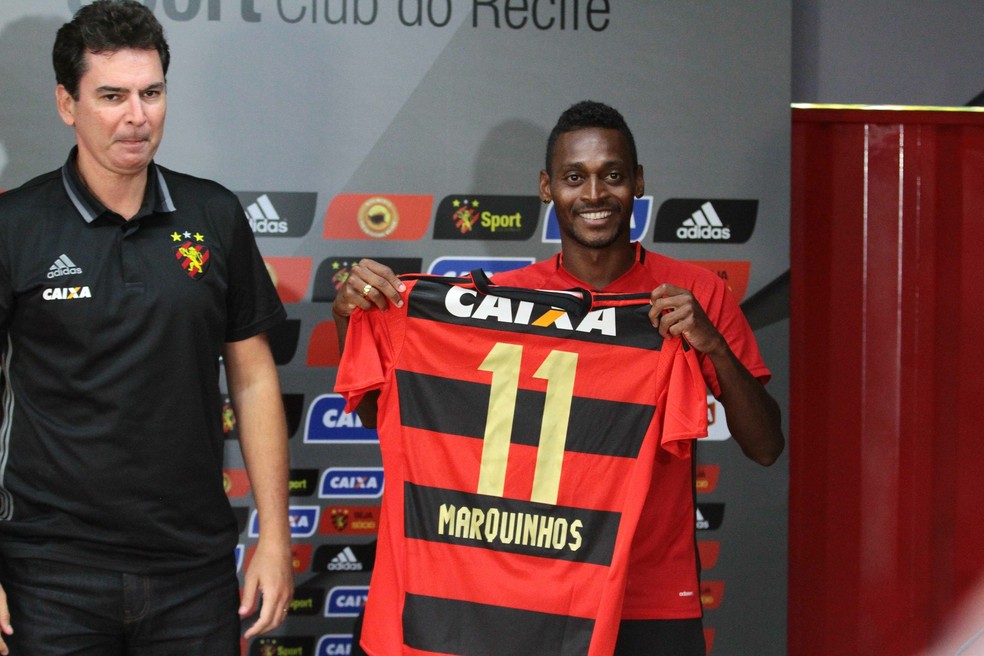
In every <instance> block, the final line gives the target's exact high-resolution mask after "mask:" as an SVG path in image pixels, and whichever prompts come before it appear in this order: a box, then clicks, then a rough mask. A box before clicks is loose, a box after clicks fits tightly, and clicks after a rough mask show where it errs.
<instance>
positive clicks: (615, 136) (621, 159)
mask: <svg viewBox="0 0 984 656" xmlns="http://www.w3.org/2000/svg"><path fill="white" fill-rule="evenodd" d="M630 158H631V154H630V151H629V145H628V142H627V141H626V139H625V135H623V134H622V133H621V132H619V131H618V130H615V129H614V128H579V129H577V130H571V131H569V132H564V133H562V134H561V135H560V136H559V137H558V138H557V143H556V146H555V148H554V160H555V162H556V163H565V162H569V163H583V162H586V161H596V160H602V161H605V162H608V163H610V164H616V163H626V162H628V161H629V159H630Z"/></svg>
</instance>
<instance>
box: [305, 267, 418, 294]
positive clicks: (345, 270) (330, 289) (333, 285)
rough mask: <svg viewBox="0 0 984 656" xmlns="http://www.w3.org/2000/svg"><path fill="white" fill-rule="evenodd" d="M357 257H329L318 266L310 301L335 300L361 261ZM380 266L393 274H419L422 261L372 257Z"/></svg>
mask: <svg viewBox="0 0 984 656" xmlns="http://www.w3.org/2000/svg"><path fill="white" fill-rule="evenodd" d="M362 257H363V256H361V255H360V256H359V257H341V256H338V257H329V258H327V259H325V260H324V261H322V262H321V264H319V265H318V270H317V271H316V272H315V274H314V293H313V295H312V299H311V300H313V301H314V302H316V303H322V302H323V303H331V302H332V301H334V300H335V296H336V295H337V294H338V290H339V288H341V286H342V285H344V284H345V281H346V280H348V278H349V274H350V273H351V270H352V265H353V264H355V263H357V262H358V261H359V260H361V259H362ZM371 259H373V260H375V261H377V262H379V263H380V264H385V265H386V266H388V267H389V268H390V269H392V270H393V272H394V273H397V274H400V273H419V272H420V270H421V267H422V266H423V260H422V259H421V258H419V257H373V258H371Z"/></svg>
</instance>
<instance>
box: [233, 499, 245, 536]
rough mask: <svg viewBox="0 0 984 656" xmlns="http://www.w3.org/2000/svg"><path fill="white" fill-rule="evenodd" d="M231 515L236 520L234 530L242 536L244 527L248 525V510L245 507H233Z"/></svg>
mask: <svg viewBox="0 0 984 656" xmlns="http://www.w3.org/2000/svg"><path fill="white" fill-rule="evenodd" d="M232 514H233V516H234V517H235V518H236V528H237V529H238V530H239V534H240V535H242V534H243V531H245V530H246V525H247V524H249V508H247V507H246V506H233V507H232Z"/></svg>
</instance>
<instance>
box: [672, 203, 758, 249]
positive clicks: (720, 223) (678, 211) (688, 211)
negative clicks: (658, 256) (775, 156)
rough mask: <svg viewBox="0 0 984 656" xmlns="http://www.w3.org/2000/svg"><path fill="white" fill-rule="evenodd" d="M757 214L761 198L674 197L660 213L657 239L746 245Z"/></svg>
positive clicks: (752, 230)
mask: <svg viewBox="0 0 984 656" xmlns="http://www.w3.org/2000/svg"><path fill="white" fill-rule="evenodd" d="M757 216H758V201H757V200H731V199H722V198H712V199H710V200H707V199H701V198H670V199H669V200H667V201H664V202H663V204H662V205H660V206H659V211H658V212H657V213H656V228H655V230H654V231H653V241H657V242H684V243H718V244H744V243H745V242H746V241H748V238H749V237H751V236H752V232H754V230H755V218H756V217H757Z"/></svg>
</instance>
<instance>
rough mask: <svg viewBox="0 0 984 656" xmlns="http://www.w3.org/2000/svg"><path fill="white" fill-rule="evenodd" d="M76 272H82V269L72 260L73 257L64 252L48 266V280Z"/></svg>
mask: <svg viewBox="0 0 984 656" xmlns="http://www.w3.org/2000/svg"><path fill="white" fill-rule="evenodd" d="M76 273H82V269H81V268H80V267H79V266H77V265H76V264H75V262H72V260H71V258H69V257H68V256H67V255H65V254H64V253H62V254H61V255H59V256H58V259H57V260H55V263H54V264H52V265H51V267H49V268H48V280H51V279H52V278H60V277H61V276H70V275H72V274H76Z"/></svg>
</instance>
